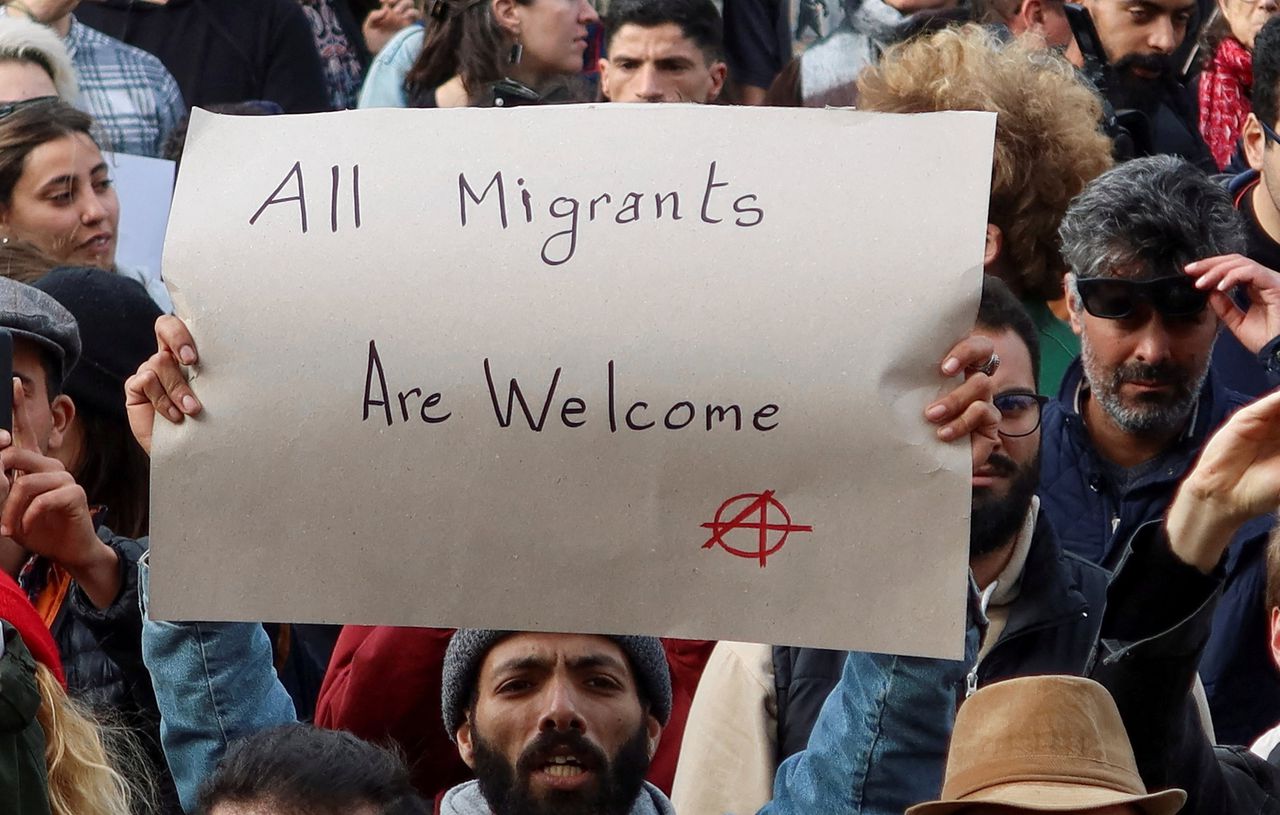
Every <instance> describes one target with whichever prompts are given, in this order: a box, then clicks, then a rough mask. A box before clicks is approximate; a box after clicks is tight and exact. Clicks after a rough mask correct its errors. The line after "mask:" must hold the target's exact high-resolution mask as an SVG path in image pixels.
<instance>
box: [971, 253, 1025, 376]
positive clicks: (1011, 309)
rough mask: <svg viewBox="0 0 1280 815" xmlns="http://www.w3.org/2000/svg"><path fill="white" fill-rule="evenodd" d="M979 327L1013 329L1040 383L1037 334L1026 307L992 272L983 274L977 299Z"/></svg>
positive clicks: (1002, 329) (990, 329)
mask: <svg viewBox="0 0 1280 815" xmlns="http://www.w3.org/2000/svg"><path fill="white" fill-rule="evenodd" d="M977 323H978V327H979V328H985V329H987V330H989V331H1012V332H1013V333H1015V334H1017V335H1018V338H1019V339H1021V340H1022V342H1023V343H1025V344H1026V346H1027V353H1029V354H1030V355H1031V373H1032V375H1033V376H1035V379H1036V386H1037V387H1039V385H1040V335H1039V333H1038V332H1037V331H1036V324H1035V323H1034V322H1032V320H1031V315H1030V314H1028V313H1027V309H1026V308H1025V307H1024V306H1023V305H1022V303H1020V302H1018V298H1017V297H1014V296H1013V292H1012V291H1010V290H1009V287H1008V286H1007V285H1005V282H1004V281H1003V280H1001V279H1000V278H998V277H995V276H993V275H983V276H982V300H981V301H980V302H979V303H978V320H977Z"/></svg>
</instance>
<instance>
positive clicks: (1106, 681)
mask: <svg viewBox="0 0 1280 815" xmlns="http://www.w3.org/2000/svg"><path fill="white" fill-rule="evenodd" d="M1162 526H1163V523H1162V522H1161V521H1153V522H1151V523H1149V524H1146V525H1145V526H1143V527H1142V528H1140V529H1139V530H1138V532H1137V533H1136V534H1135V535H1134V537H1133V540H1132V541H1131V542H1130V545H1129V549H1128V551H1127V553H1126V555H1125V558H1124V560H1123V561H1122V562H1121V564H1120V566H1119V568H1118V569H1117V571H1116V576H1115V579H1114V580H1113V581H1112V584H1111V587H1110V589H1109V591H1108V595H1107V610H1106V614H1105V615H1104V620H1103V625H1102V632H1101V641H1100V644H1099V653H1098V661H1097V664H1096V665H1095V666H1094V667H1093V669H1092V671H1091V673H1090V675H1091V676H1092V677H1093V678H1094V679H1096V680H1097V681H1098V682H1100V683H1102V684H1103V685H1104V686H1105V687H1106V688H1107V690H1108V691H1110V693H1111V696H1112V697H1113V698H1114V699H1115V701H1116V706H1117V707H1118V708H1119V709H1120V716H1121V718H1123V719H1124V724H1125V729H1126V730H1127V731H1128V732H1129V739H1130V742H1131V743H1132V744H1133V752H1134V756H1135V757H1136V758H1137V761H1138V771H1139V772H1140V773H1141V774H1142V780H1143V782H1145V783H1146V785H1147V789H1148V790H1150V791H1155V790H1162V789H1168V788H1170V787H1180V788H1182V789H1184V790H1186V791H1187V804H1186V806H1185V807H1184V808H1183V809H1182V811H1181V815H1220V814H1224V813H1231V815H1245V813H1280V768H1277V767H1273V766H1272V765H1270V764H1268V763H1267V762H1266V761H1264V760H1263V759H1261V758H1259V757H1258V756H1255V755H1253V754H1252V753H1250V752H1249V751H1248V750H1245V749H1243V748H1237V747H1218V748H1215V747H1214V746H1213V745H1212V744H1210V743H1209V740H1208V738H1207V737H1206V736H1205V733H1204V729H1203V728H1202V726H1201V725H1200V721H1199V717H1198V716H1197V714H1196V711H1195V704H1194V702H1193V701H1192V699H1191V695H1190V692H1189V689H1190V688H1191V685H1192V683H1193V681H1194V679H1195V673H1196V665H1197V664H1198V663H1199V661H1200V656H1201V654H1202V652H1203V651H1204V648H1205V644H1206V643H1207V642H1208V641H1209V634H1210V631H1211V630H1212V628H1213V615H1214V611H1215V609H1216V608H1217V605H1218V600H1219V598H1220V596H1221V594H1222V588H1223V585H1224V582H1225V569H1224V568H1223V566H1222V565H1219V567H1218V569H1217V570H1216V572H1215V573H1214V574H1213V575H1212V576H1205V575H1203V574H1201V573H1200V572H1199V571H1198V570H1196V569H1195V568H1193V567H1192V566H1189V565H1187V564H1185V563H1182V562H1181V561H1179V560H1178V559H1177V558H1176V557H1175V556H1174V555H1173V553H1172V551H1170V549H1169V543H1168V539H1167V538H1166V537H1165V535H1164V531H1163V529H1162Z"/></svg>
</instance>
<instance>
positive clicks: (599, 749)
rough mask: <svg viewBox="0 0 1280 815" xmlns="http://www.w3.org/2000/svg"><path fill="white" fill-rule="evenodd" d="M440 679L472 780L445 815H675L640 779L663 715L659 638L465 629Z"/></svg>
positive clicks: (665, 675)
mask: <svg viewBox="0 0 1280 815" xmlns="http://www.w3.org/2000/svg"><path fill="white" fill-rule="evenodd" d="M443 679H444V682H443V694H442V697H443V699H442V702H443V709H444V710H443V712H444V723H445V728H446V729H447V730H448V731H449V735H450V737H451V738H452V739H453V740H454V741H455V742H456V743H457V745H458V751H459V753H460V754H461V755H462V759H463V761H465V762H466V763H467V766H469V767H471V768H472V769H473V770H474V771H475V774H476V780H475V781H470V782H467V783H465V784H461V785H459V786H457V787H454V788H453V789H451V790H449V791H448V792H446V793H445V795H444V798H443V799H442V800H441V804H440V813H441V815H674V810H673V809H672V807H671V803H670V802H669V801H668V800H667V798H666V796H665V795H663V794H662V792H661V791H660V790H659V789H658V788H657V787H654V786H653V785H652V784H649V783H647V782H646V781H645V780H644V776H645V772H646V771H647V770H648V768H649V761H650V759H651V758H652V757H653V752H654V750H655V749H656V748H657V746H658V736H659V735H660V734H661V733H662V727H663V725H665V724H666V723H667V718H668V717H669V716H670V714H671V675H670V669H669V668H668V666H667V660H666V655H665V653H664V652H663V650H662V644H661V642H660V641H659V640H658V639H657V638H656V637H627V636H595V635H589V634H538V633H519V632H513V631H491V630H477V629H462V630H459V631H458V632H457V633H455V634H454V635H453V639H452V640H451V641H450V642H449V648H448V650H447V651H446V653H445V661H444V677H443Z"/></svg>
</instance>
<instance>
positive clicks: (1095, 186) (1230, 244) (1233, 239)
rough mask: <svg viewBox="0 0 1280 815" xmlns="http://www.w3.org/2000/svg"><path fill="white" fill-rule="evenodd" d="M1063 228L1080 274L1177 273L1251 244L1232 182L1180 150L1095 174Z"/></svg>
mask: <svg viewBox="0 0 1280 815" xmlns="http://www.w3.org/2000/svg"><path fill="white" fill-rule="evenodd" d="M1058 234H1059V235H1060V236H1061V237H1062V256H1063V257H1064V258H1066V261H1067V267H1068V268H1069V269H1070V270H1071V272H1072V273H1073V274H1074V275H1075V277H1076V278H1089V277H1102V276H1106V277H1114V276H1116V275H1118V274H1119V275H1123V276H1130V277H1163V276H1167V275H1177V274H1181V273H1182V267H1183V266H1186V265H1187V264H1188V263H1190V262H1191V261H1193V260H1199V259H1200V258H1206V257H1212V256H1213V255H1228V254H1231V253H1233V252H1243V251H1244V250H1245V239H1244V222H1243V221H1242V220H1241V218H1240V213H1239V212H1237V211H1236V208H1235V204H1234V203H1233V202H1232V200H1231V195H1230V194H1229V193H1228V192H1227V188H1226V187H1224V186H1223V185H1221V184H1218V183H1216V182H1215V181H1213V179H1211V178H1209V176H1207V175H1205V173H1204V171H1203V170H1201V169H1199V168H1197V167H1196V166H1195V165H1193V164H1191V163H1190V162H1188V161H1187V160H1186V159H1181V158H1176V157H1174V156H1148V157H1146V158H1137V159H1133V160H1132V161H1127V162H1125V163H1124V164H1121V165H1118V166H1117V167H1115V168H1113V169H1111V170H1108V171H1107V172H1105V173H1103V174H1102V175H1100V176H1098V177H1097V178H1095V179H1094V180H1093V181H1091V182H1089V184H1088V186H1086V187H1085V188H1084V191H1083V192H1081V193H1080V194H1079V195H1077V196H1076V197H1075V199H1074V200H1073V201H1072V202H1071V206H1070V207H1068V208H1067V214H1066V215H1065V216H1063V218H1062V224H1061V226H1059V227H1058ZM1072 299H1073V302H1075V303H1076V304H1077V305H1078V304H1079V300H1080V298H1079V297H1075V298H1072Z"/></svg>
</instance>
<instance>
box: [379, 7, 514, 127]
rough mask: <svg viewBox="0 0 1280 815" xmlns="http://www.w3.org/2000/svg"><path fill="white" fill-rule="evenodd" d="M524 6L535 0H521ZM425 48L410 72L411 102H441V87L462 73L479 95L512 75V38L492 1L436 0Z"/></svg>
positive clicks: (414, 104) (465, 83) (469, 92)
mask: <svg viewBox="0 0 1280 815" xmlns="http://www.w3.org/2000/svg"><path fill="white" fill-rule="evenodd" d="M516 2H517V3H519V4H520V5H522V6H528V5H531V4H532V3H533V2H534V0H516ZM428 9H429V12H430V18H429V19H428V20H427V34H426V37H425V38H424V39H423V41H422V51H421V52H420V53H419V54H418V58H417V59H416V60H414V63H413V67H411V68H410V69H409V72H408V73H407V74H405V77H404V89H405V95H406V96H407V97H408V101H409V106H410V107H435V102H434V101H432V100H433V99H434V96H435V91H436V88H438V87H440V86H441V85H443V84H444V83H446V82H448V81H449V80H450V79H452V78H453V77H454V75H458V76H461V77H462V86H463V87H464V88H465V89H466V91H467V95H468V96H471V97H472V98H475V97H476V96H478V95H479V93H480V90H481V89H482V88H483V87H484V86H485V85H488V84H489V83H490V82H497V81H498V80H499V79H502V78H503V77H504V76H506V70H505V67H504V66H505V65H506V61H507V56H508V52H509V49H510V48H511V37H510V35H509V34H507V32H506V31H505V30H504V29H503V28H502V26H500V25H498V21H497V20H495V19H494V17H493V12H492V11H491V10H490V8H489V0H436V2H434V3H432V4H429V5H428Z"/></svg>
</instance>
